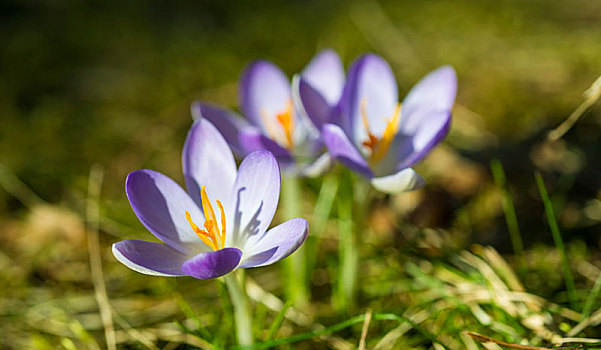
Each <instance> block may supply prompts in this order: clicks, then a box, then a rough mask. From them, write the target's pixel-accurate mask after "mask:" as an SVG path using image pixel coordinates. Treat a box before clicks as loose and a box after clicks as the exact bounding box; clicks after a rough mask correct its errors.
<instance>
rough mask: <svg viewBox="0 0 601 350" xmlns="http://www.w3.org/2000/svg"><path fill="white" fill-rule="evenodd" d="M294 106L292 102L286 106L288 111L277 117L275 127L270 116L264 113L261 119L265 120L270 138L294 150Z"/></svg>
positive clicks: (280, 113) (278, 114) (285, 110)
mask: <svg viewBox="0 0 601 350" xmlns="http://www.w3.org/2000/svg"><path fill="white" fill-rule="evenodd" d="M292 113H293V104H292V100H289V101H288V103H287V104H286V109H284V110H283V111H281V112H279V113H277V114H276V115H275V120H276V121H277V125H274V123H273V121H272V119H271V118H269V116H268V115H267V114H266V113H265V112H263V113H261V117H262V118H263V124H264V125H265V128H266V129H267V133H268V134H269V137H271V138H272V139H273V140H275V141H276V142H277V143H279V144H280V145H281V146H283V147H285V148H288V149H292V148H293V147H294V143H293V142H292V131H293V130H294V121H293V118H292Z"/></svg>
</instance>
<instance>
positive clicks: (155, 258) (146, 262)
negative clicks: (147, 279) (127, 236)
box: [113, 239, 188, 277]
mask: <svg viewBox="0 0 601 350" xmlns="http://www.w3.org/2000/svg"><path fill="white" fill-rule="evenodd" d="M113 255H114V256H115V258H117V260H119V261H120V262H121V263H122V264H123V265H125V266H127V267H129V268H130V269H132V270H134V271H136V272H139V273H143V274H145V275H154V276H167V277H174V276H185V273H183V272H182V271H181V267H182V264H183V263H184V262H185V261H186V259H188V256H186V255H184V254H182V253H180V252H178V251H176V250H174V249H172V248H170V247H169V246H167V245H165V244H161V243H155V242H146V241H138V240H134V239H131V240H126V241H121V242H118V243H115V244H113Z"/></svg>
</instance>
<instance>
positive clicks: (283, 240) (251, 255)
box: [240, 218, 309, 268]
mask: <svg viewBox="0 0 601 350" xmlns="http://www.w3.org/2000/svg"><path fill="white" fill-rule="evenodd" d="M308 233H309V224H308V223H307V220H305V219H301V218H295V219H291V220H288V221H286V222H284V223H283V224H280V225H278V226H276V227H274V228H272V229H271V230H269V231H267V232H265V233H264V234H263V235H261V237H259V239H257V240H256V241H254V242H247V244H246V246H245V247H244V258H243V261H242V262H241V263H240V268H246V267H258V266H265V265H270V264H273V263H275V262H277V261H280V260H282V259H284V258H285V257H287V256H288V255H290V254H292V253H293V252H294V251H296V250H297V249H298V247H300V246H301V245H302V244H303V242H304V241H305V239H307V234H308Z"/></svg>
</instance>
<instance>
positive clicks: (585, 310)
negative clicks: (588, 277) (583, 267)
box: [580, 274, 601, 321]
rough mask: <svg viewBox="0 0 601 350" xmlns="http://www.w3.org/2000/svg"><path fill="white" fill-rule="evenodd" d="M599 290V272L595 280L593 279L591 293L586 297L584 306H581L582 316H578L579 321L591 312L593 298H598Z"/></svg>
mask: <svg viewBox="0 0 601 350" xmlns="http://www.w3.org/2000/svg"><path fill="white" fill-rule="evenodd" d="M600 292H601V274H599V276H598V277H597V280H596V281H595V285H593V289H592V290H591V293H590V294H589V295H588V298H586V302H585V303H584V307H583V308H582V316H581V317H580V320H581V321H582V320H584V319H586V318H587V317H589V315H590V314H591V311H592V309H593V305H594V304H595V300H597V298H599V293H600Z"/></svg>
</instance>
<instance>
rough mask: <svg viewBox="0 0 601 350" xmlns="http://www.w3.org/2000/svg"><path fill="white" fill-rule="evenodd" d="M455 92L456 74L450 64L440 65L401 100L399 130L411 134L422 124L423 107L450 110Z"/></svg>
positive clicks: (429, 109) (432, 109) (433, 109)
mask: <svg viewBox="0 0 601 350" xmlns="http://www.w3.org/2000/svg"><path fill="white" fill-rule="evenodd" d="M456 94H457V75H456V74H455V70H453V68H452V67H451V66H443V67H440V68H438V69H436V70H434V71H432V72H431V73H429V74H428V75H426V76H425V77H424V78H422V80H420V81H419V82H418V83H417V84H415V86H414V87H413V88H412V89H411V91H409V93H408V94H407V96H406V97H405V99H404V101H403V107H402V111H401V113H402V118H401V125H400V127H399V131H401V132H403V133H405V134H413V133H414V132H415V131H416V130H417V129H418V128H420V127H421V125H422V122H423V121H422V119H421V117H423V114H421V113H419V112H418V111H421V110H423V109H425V110H428V111H436V112H438V111H446V112H448V113H450V112H451V109H452V108H453V104H454V103H455V95H456Z"/></svg>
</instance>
